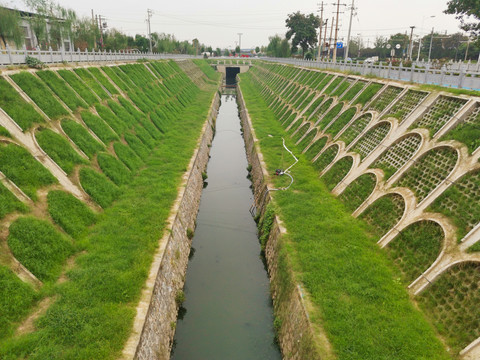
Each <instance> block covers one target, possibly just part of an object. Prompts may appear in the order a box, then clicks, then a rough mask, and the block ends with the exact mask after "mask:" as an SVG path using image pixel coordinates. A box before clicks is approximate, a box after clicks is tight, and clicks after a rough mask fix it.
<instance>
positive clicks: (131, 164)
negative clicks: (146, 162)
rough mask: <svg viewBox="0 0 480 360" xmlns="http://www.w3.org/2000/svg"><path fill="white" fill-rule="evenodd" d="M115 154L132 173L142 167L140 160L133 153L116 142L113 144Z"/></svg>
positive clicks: (125, 146)
mask: <svg viewBox="0 0 480 360" xmlns="http://www.w3.org/2000/svg"><path fill="white" fill-rule="evenodd" d="M113 148H114V149H115V154H117V156H118V158H119V159H120V160H121V161H122V162H123V163H124V164H125V165H126V166H127V167H128V168H129V169H130V170H132V171H137V170H138V169H140V167H141V166H142V165H143V161H142V159H140V158H139V157H138V156H137V155H136V154H135V152H134V151H133V150H132V149H130V148H129V147H128V146H127V145H125V144H122V143H119V142H116V143H114V144H113Z"/></svg>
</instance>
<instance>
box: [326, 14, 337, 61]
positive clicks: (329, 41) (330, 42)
mask: <svg viewBox="0 0 480 360" xmlns="http://www.w3.org/2000/svg"><path fill="white" fill-rule="evenodd" d="M334 22H335V18H333V17H332V26H331V27H330V40H328V54H327V56H328V60H330V48H331V46H332V34H333V23H334Z"/></svg>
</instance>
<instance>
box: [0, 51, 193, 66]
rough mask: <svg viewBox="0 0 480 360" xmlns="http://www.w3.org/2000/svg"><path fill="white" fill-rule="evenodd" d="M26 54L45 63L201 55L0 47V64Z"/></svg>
mask: <svg viewBox="0 0 480 360" xmlns="http://www.w3.org/2000/svg"><path fill="white" fill-rule="evenodd" d="M27 56H30V57H33V58H36V59H38V60H40V61H42V62H44V63H46V64H54V63H62V62H97V61H132V60H138V59H149V60H159V59H195V58H201V57H202V56H194V55H184V54H156V53H142V52H138V51H114V52H112V51H95V50H92V51H88V50H86V51H80V50H77V51H64V50H60V51H53V50H51V49H50V50H46V51H45V50H26V49H20V50H12V49H10V48H8V47H7V49H0V65H4V66H5V65H19V64H25V63H26V59H27Z"/></svg>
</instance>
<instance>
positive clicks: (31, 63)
mask: <svg viewBox="0 0 480 360" xmlns="http://www.w3.org/2000/svg"><path fill="white" fill-rule="evenodd" d="M25 63H26V64H27V66H28V67H29V68H33V69H43V68H44V67H46V66H47V65H45V63H44V62H43V61H40V60H39V59H37V58H34V57H31V56H27V57H26V58H25Z"/></svg>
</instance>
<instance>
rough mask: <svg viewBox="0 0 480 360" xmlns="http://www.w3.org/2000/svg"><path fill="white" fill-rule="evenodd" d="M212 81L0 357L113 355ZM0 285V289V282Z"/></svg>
mask: <svg viewBox="0 0 480 360" xmlns="http://www.w3.org/2000/svg"><path fill="white" fill-rule="evenodd" d="M215 91H216V89H214V88H209V90H208V91H205V92H202V93H200V94H199V96H198V99H197V100H195V103H194V104H193V105H192V106H191V107H189V108H188V109H186V110H185V112H183V113H182V114H181V115H179V116H178V118H177V119H178V121H174V122H172V124H171V127H170V128H169V129H168V131H167V133H168V134H167V135H168V136H166V137H165V139H164V141H163V142H162V143H160V144H159V145H158V148H156V149H155V150H154V152H153V153H152V155H151V156H150V157H149V159H147V165H148V166H147V167H146V168H145V170H143V171H142V172H140V173H139V174H138V176H137V177H135V178H134V179H133V181H132V182H131V183H130V184H129V186H124V187H122V194H121V196H120V197H119V198H118V200H117V201H116V202H115V203H114V204H113V205H112V206H111V207H110V208H108V209H106V210H105V212H104V214H102V215H101V216H100V217H99V219H98V221H97V224H96V225H95V226H94V227H93V228H92V229H91V230H90V231H89V235H88V236H87V237H86V238H85V239H83V240H82V242H81V246H82V249H84V250H85V251H84V252H83V253H82V254H80V255H79V256H78V257H77V259H76V266H75V268H74V269H72V270H71V271H69V272H68V278H69V281H67V282H65V283H63V284H61V285H60V286H56V287H55V288H54V289H53V291H54V294H56V295H58V300H57V301H56V302H55V303H54V304H52V305H51V306H50V308H49V310H48V311H47V313H46V314H45V315H43V316H42V317H41V318H40V319H39V320H38V321H37V324H36V327H37V331H36V332H35V333H32V334H26V335H23V336H21V337H13V338H11V339H8V340H4V341H2V342H1V343H0V357H1V358H2V359H3V358H6V357H7V356H8V358H7V359H8V360H10V359H11V358H14V359H21V358H28V359H29V360H40V359H41V360H43V359H53V358H59V357H60V358H63V359H76V360H90V359H116V358H118V357H120V356H121V351H122V349H123V346H124V343H125V341H126V340H127V339H128V337H129V335H130V332H131V327H132V324H133V319H134V317H135V314H136V306H137V303H138V300H139V298H140V294H141V291H142V289H143V287H144V284H145V280H146V278H147V276H148V272H149V269H150V265H151V261H152V254H153V252H154V251H155V249H156V247H157V246H158V239H160V238H161V237H162V234H163V231H164V229H165V222H166V220H167V218H168V216H169V213H170V209H171V207H172V204H173V203H174V201H175V199H176V197H177V194H178V187H179V185H180V182H181V179H182V176H183V174H184V172H185V169H186V167H187V166H188V164H189V162H190V158H191V156H192V154H193V152H194V149H195V148H196V146H197V141H198V137H199V134H200V131H201V128H202V126H203V124H204V122H205V120H206V114H207V110H208V108H209V106H210V103H211V99H212V96H213V94H214V92H215ZM0 291H1V290H0Z"/></svg>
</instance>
